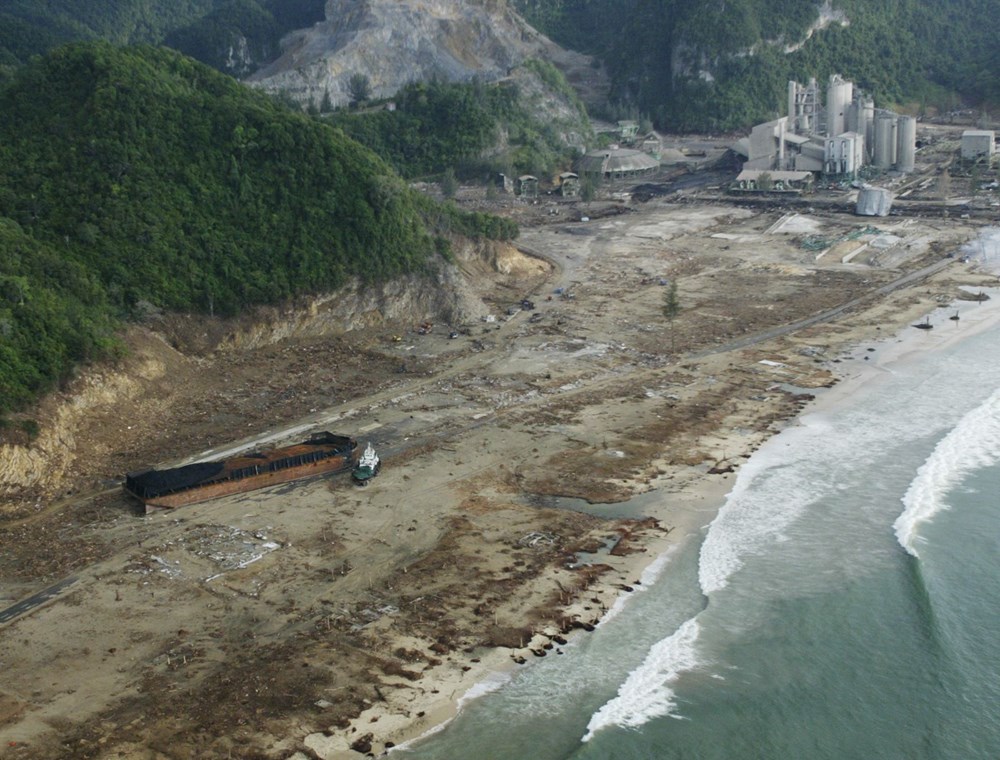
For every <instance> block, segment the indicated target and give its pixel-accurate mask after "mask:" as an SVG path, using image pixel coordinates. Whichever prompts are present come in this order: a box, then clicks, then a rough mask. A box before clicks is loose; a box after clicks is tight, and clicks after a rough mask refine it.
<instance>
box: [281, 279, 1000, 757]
mask: <svg viewBox="0 0 1000 760" xmlns="http://www.w3.org/2000/svg"><path fill="white" fill-rule="evenodd" d="M979 290H982V291H984V292H987V293H988V294H989V295H990V300H988V301H985V302H975V301H963V300H961V299H958V298H956V299H954V300H953V301H952V302H950V303H949V304H946V305H941V306H939V307H938V308H937V309H935V311H940V310H941V309H949V310H954V309H956V308H958V310H959V313H960V316H962V317H963V319H961V320H960V323H961V324H960V327H961V328H964V327H965V326H966V325H969V324H971V329H960V330H956V331H954V332H952V333H950V334H948V335H947V336H946V337H945V338H944V339H943V340H942V339H937V338H938V335H941V333H938V334H936V335H933V336H928V335H927V333H926V331H921V330H916V329H913V330H912V332H911V331H909V329H908V328H909V327H910V325H911V323H912V322H913V317H912V315H909V316H907V315H901V316H900V318H899V320H898V324H896V325H895V326H894V327H893V330H892V332H891V334H889V335H885V336H875V337H874V339H872V337H867V336H862V335H858V336H854V337H853V339H848V340H846V341H843V342H841V343H840V344H839V345H837V346H836V347H835V348H836V351H837V352H839V353H841V354H843V353H853V352H857V351H858V350H859V349H861V348H862V347H864V348H865V349H867V350H870V349H871V348H872V347H874V351H873V353H874V355H875V356H876V357H877V358H876V361H874V362H871V361H865V358H864V357H863V358H856V357H852V358H850V359H848V360H847V361H846V362H845V361H844V360H841V362H840V366H837V367H835V368H834V369H833V372H834V375H835V376H836V382H835V383H834V384H833V385H832V386H831V387H828V388H824V389H821V390H820V391H819V392H817V393H816V394H815V397H814V398H813V399H812V400H811V401H810V402H809V404H808V405H807V406H805V407H804V408H801V409H799V410H798V411H796V412H795V413H793V414H792V415H790V416H789V417H787V418H785V419H784V420H783V421H782V423H781V424H780V426H779V427H778V428H777V429H774V430H771V431H770V432H769V433H768V434H767V435H765V436H763V437H762V438H760V439H759V440H756V441H753V444H754V446H753V448H756V447H759V446H760V445H761V444H763V443H764V442H765V441H768V440H770V439H772V438H773V437H774V436H776V435H778V434H779V433H780V432H782V430H784V429H786V428H788V427H791V426H794V425H795V424H797V423H798V422H799V421H800V420H801V419H802V418H803V417H805V416H808V415H811V414H816V413H823V412H828V411H830V410H832V409H834V408H836V406H837V404H838V403H839V402H840V401H841V400H843V399H844V398H845V397H846V396H847V395H848V394H850V393H852V392H855V391H856V390H857V389H858V388H860V387H862V386H863V385H865V384H867V383H869V382H872V381H875V380H877V379H878V377H879V376H880V375H882V374H883V373H885V372H891V371H892V368H893V367H894V366H898V365H899V364H900V363H901V362H904V363H905V362H907V361H909V360H911V359H912V358H914V357H916V356H918V355H925V354H926V353H927V352H932V351H939V350H941V349H944V348H947V347H948V346H951V345H953V344H954V343H956V342H958V341H962V340H966V339H968V338H971V337H973V336H975V335H978V334H980V333H981V332H984V331H986V330H989V329H991V328H995V327H996V326H997V325H998V324H1000V288H979ZM963 304H964V306H963ZM983 307H985V308H983ZM980 309H982V312H981V316H979V317H976V318H970V316H971V315H972V314H975V313H976V312H978V311H979V310H980ZM867 311H870V310H865V312H867ZM913 311H914V312H921V313H920V316H923V313H925V312H926V309H923V310H921V309H914V310H913ZM865 312H861V314H864V313H865ZM928 337H932V338H935V339H936V340H934V341H933V342H930V341H928V340H927V338H928ZM827 364H829V362H827ZM713 436H714V437H717V438H719V439H722V440H725V441H727V442H729V443H730V444H733V449H739V448H740V446H739V445H736V444H737V439H738V438H739V437H740V436H739V435H737V432H736V431H734V430H718V431H715V432H714V434H713ZM748 437H749V438H754V437H755V436H748ZM742 443H743V445H744V446H745V445H747V444H748V443H749V442H748V441H743V442H742ZM688 475H689V479H688V482H686V483H683V484H681V486H680V487H679V488H677V490H670V488H668V487H664V486H662V485H661V486H659V487H657V488H655V489H653V490H654V491H655V492H657V493H659V494H660V498H658V499H656V502H657V504H659V505H662V506H661V508H660V509H650V510H648V516H649V517H652V518H654V519H657V520H659V521H661V522H662V521H666V520H669V522H670V524H671V526H670V527H671V529H670V531H669V532H668V533H667V534H666V535H662V536H656V537H652V538H646V539H645V540H644V541H643V543H642V545H641V551H639V552H637V553H635V554H632V555H630V556H629V557H625V558H623V559H624V560H626V561H625V562H623V563H621V564H620V565H618V566H617V567H616V568H615V571H614V573H613V574H616V575H619V576H621V575H626V576H634V578H635V579H640V578H641V579H642V584H643V585H647V584H648V585H652V583H655V582H656V581H657V580H658V579H659V578H660V577H661V576H662V574H663V573H664V572H669V557H670V554H671V553H672V552H673V551H674V550H675V549H676V548H677V547H678V546H679V545H680V543H681V541H682V540H683V539H684V538H687V537H690V536H691V535H693V534H696V533H699V532H702V531H704V530H706V529H707V527H708V526H709V525H710V524H711V523H712V521H713V520H714V519H715V517H716V516H717V514H718V512H719V510H720V509H721V508H722V507H723V506H724V505H725V503H726V499H727V497H728V494H729V493H730V492H731V490H732V487H733V485H734V483H735V478H733V479H730V478H728V476H727V475H726V474H722V475H706V474H704V473H688ZM648 493H649V492H648V491H647V492H639V493H637V494H635V496H639V495H644V496H646V497H647V498H649V497H648ZM633 498H634V496H633ZM658 563H662V565H663V566H662V567H660V568H656V566H657V564H658ZM651 571H652V575H650V572H651ZM610 574H612V573H609V575H610ZM606 580H607V579H606V578H603V577H602V579H601V583H604V582H605V581H606ZM635 583H636V584H638V583H639V581H638V580H637V581H635ZM596 585H597V584H595V588H596ZM606 585H607V588H605V589H604V590H605V591H607V590H608V588H611V589H613V588H614V587H615V585H616V584H614V583H607V584H606ZM632 598H633V594H632V593H630V592H628V591H623V590H619V592H618V594H617V596H616V597H615V598H614V600H613V602H612V604H611V605H610V606H609V607H607V608H606V609H605V610H604V611H603V612H602V614H601V616H600V618H599V619H598V621H597V622H596V623H595V627H597V626H600V625H602V624H603V623H604V622H607V621H608V620H611V619H612V618H614V617H616V616H617V615H618V614H619V613H620V612H621V610H623V609H624V608H625V607H626V606H627V605H628V603H629V601H630V600H631V599H632ZM579 611H580V610H578V609H574V605H571V606H569V607H567V608H566V610H565V612H566V613H567V614H575V613H578V612H579ZM584 633H585V632H584V631H574V632H573V633H572V637H573V638H576V637H578V636H581V635H583V634H584ZM553 634H554V632H552V631H550V632H549V634H541V635H540V638H539V641H537V642H535V641H533V642H532V644H530V645H529V646H528V647H526V648H525V649H524V650H519V651H520V653H523V652H530V650H531V649H532V647H533V646H534V645H537V644H540V643H542V642H543V641H544V640H545V639H548V640H549V641H551V635H553ZM516 656H517V655H515V654H514V653H513V652H512V653H511V654H508V653H506V652H504V650H502V649H494V650H491V651H489V652H487V653H481V652H477V656H476V660H477V661H478V662H477V665H479V666H481V667H476V668H473V669H470V670H468V671H466V672H465V673H464V674H463V676H464V677H462V678H458V679H455V680H447V679H446V680H442V681H440V682H439V683H437V684H436V685H437V686H438V690H439V691H442V692H444V691H446V689H442V688H440V687H441V686H447V687H449V689H450V695H449V696H448V697H447V698H446V699H442V700H438V702H437V703H436V704H434V705H432V706H430V707H429V708H425V710H424V711H423V712H424V714H423V716H422V718H421V719H419V720H418V721H413V722H403V723H400V724H399V725H397V726H396V727H394V728H393V729H392V730H390V732H389V733H388V734H387V735H385V736H384V737H383V738H382V739H381V740H380V741H376V742H374V743H373V746H378V745H382V747H383V749H382V751H381V752H380V753H378V754H377V755H376V756H379V757H387V756H392V755H393V753H394V751H395V750H398V749H404V750H405V749H406V748H408V747H412V746H414V745H415V744H417V743H419V742H421V741H423V740H425V739H427V738H429V737H431V736H433V735H435V734H437V733H439V732H441V731H443V730H445V729H446V728H447V726H448V725H449V724H450V723H451V722H452V721H453V720H454V719H455V718H457V717H459V716H460V715H461V713H462V711H463V709H464V707H465V705H466V704H468V703H469V702H472V701H475V700H477V699H479V698H480V697H482V696H485V695H487V694H489V693H491V692H493V691H496V690H498V689H500V688H503V686H504V685H505V684H506V683H507V682H509V680H510V679H511V678H512V677H514V675H515V674H516V672H517V667H518V666H517V663H516V662H515V659H514V658H515V657H516ZM530 662H531V660H526V662H525V663H523V664H524V665H525V666H527V665H530ZM366 713H367V711H366ZM376 714H378V715H379V717H378V718H377V719H376V721H377V722H378V723H381V722H382V717H381V715H384V714H385V713H381V714H380V713H379V711H378V710H374V708H373V713H372V714H371V715H368V714H365V713H363V714H362V715H361V716H359V717H358V718H357V719H356V720H355V721H352V725H355V726H356V725H358V724H359V723H361V722H362V721H363V719H367V720H368V721H371V719H372V718H373V717H374V715H376ZM383 725H384V724H383ZM314 736H315V735H314ZM344 743H346V737H345V738H344ZM337 744H340V742H337ZM307 746H309V747H310V749H312V750H313V751H316V750H317V749H319V748H318V747H316V746H314V744H310V743H308V742H307ZM329 749H333V748H332V747H329ZM320 756H321V757H323V758H324V760H352V759H353V758H356V757H358V756H359V753H358V752H357V751H355V750H351V749H350V748H349V747H343V745H341V747H338V748H337V749H336V750H334V751H333V752H329V751H328V752H327V753H325V754H321V755H320ZM292 760H308V759H307V757H306V756H305V755H301V757H300V756H299V755H294V756H293V758H292Z"/></svg>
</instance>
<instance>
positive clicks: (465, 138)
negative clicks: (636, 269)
mask: <svg viewBox="0 0 1000 760" xmlns="http://www.w3.org/2000/svg"><path fill="white" fill-rule="evenodd" d="M526 68H527V69H528V70H529V71H531V72H533V73H534V74H535V75H536V76H537V77H538V78H539V80H540V81H542V82H543V83H544V84H545V86H546V87H548V88H549V90H550V92H553V93H556V94H558V95H561V96H562V97H563V98H565V99H566V101H567V102H570V103H573V104H574V107H575V114H574V117H573V118H571V119H569V120H567V121H566V123H562V124H560V123H558V122H554V121H552V120H550V119H545V118H541V117H539V115H538V111H537V110H536V108H535V106H536V105H537V104H533V103H532V102H530V101H528V102H526V101H525V97H524V93H523V92H522V91H521V88H520V87H518V85H516V84H513V83H509V82H508V83H502V84H500V85H484V84H482V83H478V82H475V83H471V84H462V83H448V82H419V83H414V84H410V85H407V86H406V87H404V88H403V89H402V90H400V92H399V93H397V95H396V97H395V98H394V99H393V102H394V103H395V110H393V111H389V110H373V111H368V112H363V113H357V112H352V111H338V112H336V113H334V114H331V115H330V116H329V117H327V118H328V119H329V120H330V121H331V123H333V124H335V125H337V126H339V127H340V128H342V129H343V130H344V131H345V132H346V133H347V134H349V135H350V136H351V137H353V138H355V139H356V140H358V141H359V142H361V143H363V144H364V145H366V146H368V147H369V148H371V149H372V150H373V151H375V152H376V153H378V154H379V155H380V156H382V157H383V158H384V159H385V160H386V161H388V162H389V163H390V164H391V165H392V166H393V167H394V168H395V169H396V171H398V172H399V173H400V174H401V175H403V176H404V177H408V178H414V177H424V176H429V175H437V174H440V173H442V172H444V171H446V170H447V169H452V170H453V171H455V172H456V174H458V175H459V176H460V177H464V178H469V177H477V178H478V177H482V176H485V175H488V174H489V173H490V172H493V171H502V172H506V173H508V174H510V173H525V172H528V173H531V174H536V175H538V176H544V175H546V174H549V173H551V172H552V171H553V170H554V169H556V168H557V167H558V166H560V165H562V164H566V163H568V162H569V161H570V157H569V154H568V153H567V148H566V143H565V141H564V140H563V137H562V135H561V134H560V129H562V130H574V129H575V130H576V131H577V132H584V133H586V132H587V131H589V127H588V126H587V121H586V111H585V109H584V108H583V106H582V105H581V104H580V103H579V100H578V99H577V98H576V95H575V93H574V92H573V91H572V89H571V88H570V87H569V85H568V84H567V83H566V80H565V78H564V77H563V75H562V74H561V73H560V72H559V71H558V70H557V69H556V68H555V67H554V66H552V65H551V64H547V63H544V62H541V61H528V62H527V63H526ZM501 135H502V136H503V139H502V140H501ZM500 142H503V143H504V144H505V146H506V147H505V148H504V149H503V150H501V151H497V150H496V146H497V144H498V143H500Z"/></svg>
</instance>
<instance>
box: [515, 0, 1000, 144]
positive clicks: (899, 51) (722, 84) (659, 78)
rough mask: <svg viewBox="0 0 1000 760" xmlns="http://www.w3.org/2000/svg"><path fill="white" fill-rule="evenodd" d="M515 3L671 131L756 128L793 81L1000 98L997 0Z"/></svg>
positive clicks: (952, 97) (917, 99)
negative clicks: (835, 76) (596, 62)
mask: <svg viewBox="0 0 1000 760" xmlns="http://www.w3.org/2000/svg"><path fill="white" fill-rule="evenodd" d="M512 2H513V3H514V5H515V6H516V7H517V8H518V9H519V10H520V11H521V12H522V13H523V14H524V16H525V17H526V18H527V20H528V21H529V22H531V23H533V24H535V25H536V26H537V27H538V28H539V29H541V30H542V31H543V32H545V33H546V34H548V35H549V36H550V37H552V39H554V40H555V41H556V42H558V43H560V44H562V45H563V46H565V47H570V48H573V49H576V50H581V51H583V52H587V53H591V54H594V55H596V56H598V57H599V58H601V59H602V60H603V61H604V63H605V64H606V66H607V67H608V69H609V71H610V73H611V76H612V80H613V88H612V89H613V93H614V97H615V98H616V99H617V101H618V104H619V106H620V107H621V108H623V109H626V108H631V109H634V110H635V111H637V112H640V113H643V114H646V115H648V116H650V117H652V118H653V119H654V120H655V122H656V123H657V125H658V126H660V127H661V128H664V129H671V130H699V131H703V130H709V129H718V130H728V129H734V128H744V127H746V126H747V125H749V124H752V123H754V122H756V121H761V120H764V119H768V118H773V117H774V116H775V115H777V114H778V113H780V112H781V110H782V108H783V98H784V93H785V85H786V82H787V81H788V79H796V80H799V81H805V80H807V79H808V78H809V77H810V76H815V77H817V78H819V79H821V80H822V79H823V78H825V77H827V76H829V75H830V74H832V73H840V74H843V75H844V77H845V78H847V79H850V80H853V81H854V82H857V83H858V84H859V85H860V86H861V87H862V88H864V89H865V90H867V91H868V92H869V93H872V94H873V95H874V96H875V97H876V99H877V100H878V102H880V103H883V104H887V105H888V104H898V105H904V104H914V105H915V107H917V108H920V107H931V106H933V107H937V108H939V109H945V108H949V107H955V106H956V105H958V103H959V102H960V99H961V100H964V101H965V102H966V103H971V104H977V105H981V106H984V107H997V106H1000V54H998V51H997V44H996V40H997V32H996V13H997V3H996V0H947V2H942V0H893V2H871V0H832V2H829V1H828V2H825V3H820V2H818V1H817V0H705V2H690V0H661V1H660V2H655V3H651V2H645V0H512ZM821 8H822V17H823V18H824V19H825V21H826V23H825V24H824V25H823V28H818V27H817V26H816V24H817V22H818V21H819V20H820V18H821Z"/></svg>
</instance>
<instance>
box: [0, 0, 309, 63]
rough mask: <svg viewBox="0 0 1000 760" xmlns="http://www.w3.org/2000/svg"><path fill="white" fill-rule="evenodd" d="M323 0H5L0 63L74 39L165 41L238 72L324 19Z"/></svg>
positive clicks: (25, 57) (0, 23)
mask: <svg viewBox="0 0 1000 760" xmlns="http://www.w3.org/2000/svg"><path fill="white" fill-rule="evenodd" d="M324 6H325V2H324V0H3V2H2V3H0V65H4V64H7V65H18V64H21V63H25V62H27V61H28V59H29V58H30V57H31V56H32V55H38V54H42V53H45V52H47V51H49V50H51V49H53V48H55V47H58V46H59V45H62V44H65V43H67V42H77V41H84V40H107V41H109V42H114V43H115V44H118V45H131V44H161V43H162V44H165V45H167V46H169V47H172V48H175V49H177V50H180V51H181V52H182V53H185V54H186V55H190V56H192V57H193V58H196V59H198V60H200V61H202V62H204V63H208V64H209V65H211V66H214V67H215V68H218V69H220V70H222V71H226V72H227V73H230V74H233V75H235V76H243V75H245V74H247V73H249V72H251V71H253V70H254V69H255V68H256V67H257V66H259V65H260V64H261V63H263V62H264V61H266V60H268V59H270V58H273V57H274V56H276V55H277V53H278V41H279V40H280V39H281V37H282V36H283V35H284V34H285V33H287V32H289V31H291V30H292V29H300V28H303V27H308V26H310V25H312V24H314V23H316V22H317V21H321V20H322V19H323V10H324Z"/></svg>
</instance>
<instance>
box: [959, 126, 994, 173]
mask: <svg viewBox="0 0 1000 760" xmlns="http://www.w3.org/2000/svg"><path fill="white" fill-rule="evenodd" d="M961 150H962V161H965V162H969V163H979V162H983V163H986V164H991V163H993V156H994V155H995V154H996V134H995V133H994V132H993V130H987V129H967V130H965V131H964V132H963V133H962V148H961Z"/></svg>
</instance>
